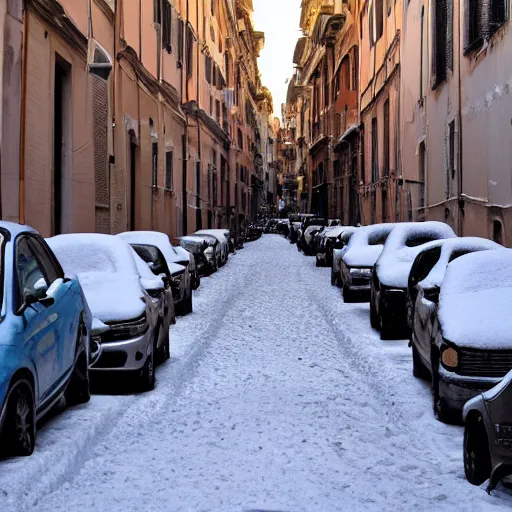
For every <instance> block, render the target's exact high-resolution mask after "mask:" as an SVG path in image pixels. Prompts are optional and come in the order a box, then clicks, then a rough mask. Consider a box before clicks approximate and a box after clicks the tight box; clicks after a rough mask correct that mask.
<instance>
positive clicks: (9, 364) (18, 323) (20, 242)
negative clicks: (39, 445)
mask: <svg viewBox="0 0 512 512" xmlns="http://www.w3.org/2000/svg"><path fill="white" fill-rule="evenodd" d="M0 258H1V272H2V273H1V275H2V282H3V285H2V294H1V295H0V297H1V301H2V322H1V323H0V330H1V336H0V407H1V408H0V433H1V436H2V440H3V442H2V451H3V452H5V453H4V454H5V455H11V456H26V455H31V454H32V452H33V451H34V447H35V440H36V423H37V421H38V420H39V419H41V418H42V417H43V416H44V415H45V414H46V413H48V412H49V411H50V409H51V408H52V407H53V406H54V405H55V404H56V403H57V402H58V401H59V400H60V399H61V398H62V397H63V396H64V397H65V399H66V402H67V404H68V405H69V406H72V405H77V404H81V403H85V402H88V401H89V398H90V393H89V369H88V368H89V357H90V346H89V340H90V335H91V329H92V316H91V311H90V309H89V306H88V304H87V302H86V300H85V298H84V295H83V291H82V288H81V286H80V283H79V281H78V279H77V278H76V277H74V276H71V275H70V274H66V275H65V274H64V271H63V269H62V267H61V265H60V263H59V261H58V260H57V258H56V256H55V255H54V253H53V252H52V250H51V249H50V248H49V247H48V245H47V243H46V242H45V241H44V239H43V238H42V237H41V236H40V235H39V233H37V231H35V230H33V229H32V228H30V227H28V226H22V225H18V224H14V223H10V222H0Z"/></svg>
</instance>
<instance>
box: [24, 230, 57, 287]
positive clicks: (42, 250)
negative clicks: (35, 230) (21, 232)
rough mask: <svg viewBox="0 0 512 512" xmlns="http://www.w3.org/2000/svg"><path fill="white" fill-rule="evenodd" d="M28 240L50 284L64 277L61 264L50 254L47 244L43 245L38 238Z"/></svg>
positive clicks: (31, 237)
mask: <svg viewBox="0 0 512 512" xmlns="http://www.w3.org/2000/svg"><path fill="white" fill-rule="evenodd" d="M27 240H28V243H29V244H30V248H31V250H32V251H33V252H34V254H35V255H36V256H37V259H38V261H39V265H40V266H41V267H42V269H43V272H44V274H45V276H46V279H47V280H48V282H49V284H52V283H53V282H54V281H56V280H57V279H59V278H62V277H64V272H63V271H62V268H61V266H60V264H59V263H58V262H57V261H56V258H55V256H54V255H53V253H51V252H50V250H49V249H48V247H47V246H46V244H45V243H42V242H41V240H39V238H38V237H37V236H30V238H27Z"/></svg>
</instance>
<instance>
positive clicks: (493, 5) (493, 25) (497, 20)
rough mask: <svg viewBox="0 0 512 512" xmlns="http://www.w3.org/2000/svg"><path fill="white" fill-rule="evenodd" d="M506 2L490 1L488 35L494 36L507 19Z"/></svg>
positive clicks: (500, 0)
mask: <svg viewBox="0 0 512 512" xmlns="http://www.w3.org/2000/svg"><path fill="white" fill-rule="evenodd" d="M507 11H508V1H507V0H491V2H490V15H489V35H492V34H494V32H496V30H498V28H500V26H501V25H503V23H505V22H506V21H507V19H508V12H507Z"/></svg>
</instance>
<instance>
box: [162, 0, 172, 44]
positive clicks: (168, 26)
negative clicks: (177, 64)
mask: <svg viewBox="0 0 512 512" xmlns="http://www.w3.org/2000/svg"><path fill="white" fill-rule="evenodd" d="M162 14H163V20H162V21H163V27H162V28H163V32H162V47H163V49H164V50H166V51H167V52H168V53H171V51H172V7H171V4H170V3H169V2H168V1H167V0H163V13H162Z"/></svg>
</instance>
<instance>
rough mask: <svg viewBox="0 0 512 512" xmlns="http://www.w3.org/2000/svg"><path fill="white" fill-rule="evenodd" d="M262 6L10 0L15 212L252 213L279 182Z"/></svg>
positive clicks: (8, 115)
mask: <svg viewBox="0 0 512 512" xmlns="http://www.w3.org/2000/svg"><path fill="white" fill-rule="evenodd" d="M251 12H252V2H250V1H249V0H205V1H203V0H201V1H200V0H174V1H169V0H148V1H130V2H128V1H121V0H84V1H81V2H76V1H75V0H25V1H23V0H9V1H8V2H3V3H2V6H1V7H0V30H2V35H3V37H2V38H0V41H1V43H0V50H1V54H2V56H3V59H2V63H1V66H0V73H1V80H0V84H1V86H0V87H1V90H0V93H1V94H2V99H3V101H2V102H1V105H2V107H1V111H0V119H1V123H2V124H1V131H0V133H1V141H0V144H1V150H2V151H1V164H2V166H1V179H0V184H1V189H0V195H1V214H2V218H3V219H5V220H12V221H17V222H26V223H27V224H30V225H32V226H34V227H35V228H36V229H38V230H39V231H40V232H41V233H42V234H43V235H45V236H50V235H53V234H58V233H68V232H94V231H95V232H102V233H117V232H120V231H124V230H130V229H153V230H158V231H163V232H165V233H168V234H169V235H170V236H176V235H181V234H185V233H188V232H193V231H195V230H196V229H200V228H205V227H232V228H235V229H237V228H238V227H239V221H240V220H244V221H246V220H249V219H251V218H252V217H253V215H255V214H256V213H257V211H258V208H259V206H260V204H264V203H265V202H266V201H267V198H268V197H271V196H269V195H268V192H265V191H269V190H270V191H271V194H273V193H274V192H275V184H269V183H268V180H270V179H271V176H270V172H269V164H270V163H271V161H269V160H268V158H266V155H267V154H268V153H269V150H268V147H267V146H268V145H270V141H273V135H272V133H273V132H272V130H269V127H271V124H270V122H271V121H270V117H269V116H270V114H271V109H272V98H271V96H270V93H269V92H268V90H265V89H264V88H263V87H262V84H261V82H260V79H259V71H258V67H257V60H256V59H257V55H258V53H259V51H260V49H261V46H262V44H263V42H264V37H263V34H262V33H260V32H256V31H255V30H254V28H253V26H252V22H251V18H250V15H251ZM262 133H265V137H261V134H262ZM271 199H272V200H273V198H272V197H271Z"/></svg>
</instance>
